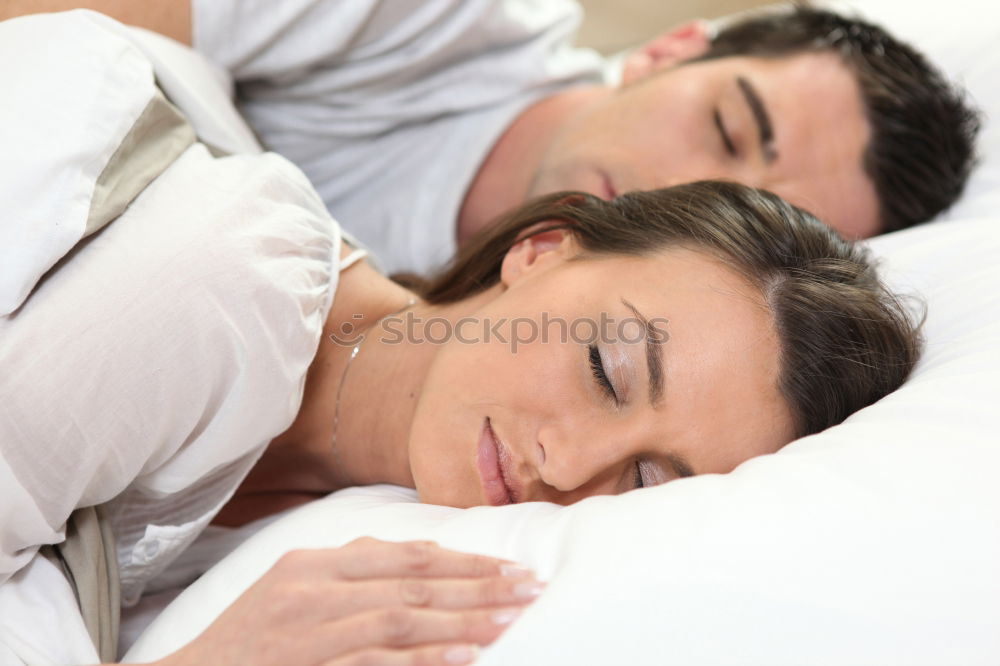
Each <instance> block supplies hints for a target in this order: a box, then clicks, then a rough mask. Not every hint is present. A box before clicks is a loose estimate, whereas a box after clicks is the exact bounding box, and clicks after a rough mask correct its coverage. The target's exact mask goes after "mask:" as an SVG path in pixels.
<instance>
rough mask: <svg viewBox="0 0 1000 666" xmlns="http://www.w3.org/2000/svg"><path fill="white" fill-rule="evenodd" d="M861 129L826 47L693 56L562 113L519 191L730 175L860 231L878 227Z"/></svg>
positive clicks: (839, 68) (608, 192)
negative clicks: (574, 112) (566, 117)
mask: <svg viewBox="0 0 1000 666" xmlns="http://www.w3.org/2000/svg"><path fill="white" fill-rule="evenodd" d="M869 136H870V129H869V125H868V121H867V120H866V118H865V112H864V106H863V103H862V100H861V95H860V91H859V89H858V85H857V82H856V81H855V79H854V76H853V75H852V74H851V72H850V71H849V70H848V69H847V67H846V66H845V65H844V64H843V63H842V62H841V61H840V60H839V59H838V58H837V57H836V56H835V55H833V54H830V53H803V54H798V55H794V56H788V57H784V58H772V59H766V58H756V57H742V56H741V57H729V58H720V59H717V60H708V61H703V62H694V63H691V64H686V65H683V66H679V67H674V68H672V69H670V70H668V71H664V72H659V73H655V74H652V75H649V76H646V77H645V78H643V79H640V80H638V81H636V82H635V83H633V84H631V85H627V86H625V87H623V88H621V89H619V90H617V91H615V92H614V93H613V94H611V95H609V96H608V97H607V98H605V99H604V100H602V101H600V102H598V103H596V104H595V105H594V106H593V107H591V108H590V109H588V110H587V111H586V112H584V113H581V114H580V115H578V116H577V117H576V118H574V120H573V121H571V122H569V123H567V124H566V126H564V127H563V128H562V129H561V130H560V132H559V133H558V134H557V135H556V136H555V137H554V139H553V141H552V143H551V144H550V146H549V147H548V150H547V151H546V153H545V156H544V157H543V159H542V162H541V164H540V166H539V168H538V170H537V171H536V173H535V174H534V179H533V182H532V185H531V191H530V193H529V194H530V195H531V196H534V195H538V194H544V193H547V192H554V191H558V190H571V189H572V190H583V191H586V192H591V193H593V194H596V195H598V196H603V197H605V198H610V197H613V196H614V195H615V194H616V193H619V192H625V191H628V190H647V189H654V188H658V187H666V186H670V185H676V184H678V183H684V182H690V181H694V180H703V179H723V180H733V181H736V182H740V183H744V184H747V185H752V186H754V187H760V188H763V189H767V190H770V191H772V192H774V193H776V194H778V195H780V196H782V197H784V198H785V199H787V200H788V201H790V202H791V203H793V204H796V205H798V206H801V207H803V208H805V209H806V210H809V211H810V212H812V213H813V214H815V215H817V216H818V217H820V218H821V219H822V220H824V221H825V222H827V223H828V224H830V225H831V226H833V227H834V228H836V229H837V230H838V231H840V233H841V234H842V235H844V236H845V237H847V238H864V237H868V236H872V235H874V234H876V233H878V232H879V230H880V225H879V221H878V200H877V198H876V195H875V189H874V186H873V184H872V182H871V180H870V179H869V178H868V176H867V175H866V174H865V172H864V168H863V165H862V154H863V152H864V149H865V146H866V145H867V143H868V139H869Z"/></svg>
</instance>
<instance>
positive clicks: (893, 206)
mask: <svg viewBox="0 0 1000 666" xmlns="http://www.w3.org/2000/svg"><path fill="white" fill-rule="evenodd" d="M823 51H830V52H833V53H836V54H838V55H839V56H840V57H841V58H842V60H843V62H844V63H845V64H846V65H847V66H848V67H849V68H850V69H851V71H852V72H853V73H854V75H855V78H856V80H857V81H858V83H859V85H860V88H861V97H862V99H863V101H864V104H865V107H866V110H867V116H868V121H869V124H870V126H871V131H872V134H871V139H870V141H869V144H868V146H867V148H866V149H865V154H864V168H865V171H866V172H867V174H868V176H869V177H870V178H871V179H872V182H873V183H874V185H875V192H876V194H877V195H878V199H879V217H880V222H881V230H882V231H883V232H886V231H895V230H897V229H902V228H904V227H909V226H911V225H914V224H918V223H920V222H926V221H927V220H929V219H931V218H932V217H934V216H935V215H937V214H938V213H939V212H941V211H942V210H944V209H945V208H947V207H948V206H950V205H951V204H952V203H954V202H955V200H956V199H957V198H958V196H959V195H960V194H961V193H962V188H963V187H964V186H965V181H966V180H967V178H968V176H969V172H970V171H971V169H972V166H973V163H974V148H973V143H974V141H975V136H976V133H977V132H978V131H979V114H978V113H977V112H976V111H975V110H974V109H973V108H971V107H970V106H969V105H968V104H967V103H966V101H965V98H964V94H963V93H962V92H961V91H960V90H959V89H957V88H956V87H954V86H953V85H951V84H950V83H949V82H948V81H947V80H946V79H945V77H944V76H942V75H941V73H940V72H938V71H937V70H936V69H935V68H934V67H932V66H931V65H930V63H928V62H927V59H926V58H924V57H923V56H922V55H921V54H920V53H918V52H917V51H916V50H914V49H913V48H912V47H910V46H909V45H907V44H904V43H902V42H900V41H899V40H897V39H895V38H894V37H892V36H891V35H889V34H888V33H887V32H886V31H885V30H883V29H882V28H880V27H878V26H876V25H873V24H871V23H867V22H865V21H862V20H859V19H856V18H848V17H844V16H841V15H838V14H835V13H832V12H829V11H824V10H819V9H814V8H810V7H808V6H801V5H800V6H798V7H795V8H792V9H788V10H784V11H776V12H767V13H763V14H760V15H754V16H751V17H749V18H747V19H744V20H741V21H738V22H736V23H733V24H731V25H729V26H726V27H725V28H723V29H722V30H721V31H720V32H719V34H718V35H717V36H716V37H715V39H713V40H712V45H711V47H710V49H709V51H708V52H707V53H706V54H705V55H704V56H702V57H700V58H698V60H706V59H714V58H723V57H728V56H761V57H779V56H786V55H793V54H798V53H803V52H823Z"/></svg>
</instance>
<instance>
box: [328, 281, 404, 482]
mask: <svg viewBox="0 0 1000 666" xmlns="http://www.w3.org/2000/svg"><path fill="white" fill-rule="evenodd" d="M416 304H417V299H416V298H414V297H413V296H411V297H410V300H409V301H407V303H406V305H404V306H403V307H401V308H399V309H398V310H396V311H395V312H390V313H389V314H387V315H385V316H384V317H382V318H381V319H379V320H378V321H376V322H375V323H374V324H373V325H372V327H371V329H370V330H374V329H375V327H376V326H378V325H379V323H380V322H382V321H384V320H386V319H388V318H389V317H394V316H396V315H398V314H399V313H401V312H403V311H404V310H408V309H409V308H411V307H413V306H414V305H416ZM365 339H366V337H365V336H364V335H362V336H361V339H360V340H358V343H357V344H356V345H354V347H353V348H352V349H351V354H350V355H349V356H348V357H347V363H345V364H344V372H343V373H342V374H341V375H340V385H339V386H338V387H337V402H336V403H335V404H334V407H333V440H332V441H331V442H330V450H331V451H332V453H333V464H334V466H335V467H336V469H337V472H338V473H339V475H340V476H341V477H343V479H344V482H345V484H344V485H345V486H346V485H350V483H351V479H350V477H349V476H348V475H347V470H346V468H345V467H344V463H343V461H342V460H341V458H340V451H339V450H338V449H337V428H338V427H339V426H340V398H341V395H342V394H343V392H344V380H346V379H347V371H348V370H349V369H350V368H351V361H353V360H354V357H355V356H357V355H358V352H359V351H361V345H362V344H363V343H364V341H365Z"/></svg>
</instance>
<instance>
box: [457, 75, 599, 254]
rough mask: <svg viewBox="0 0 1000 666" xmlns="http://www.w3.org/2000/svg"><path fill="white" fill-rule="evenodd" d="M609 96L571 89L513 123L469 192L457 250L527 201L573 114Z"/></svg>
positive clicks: (592, 90) (538, 104)
mask: <svg viewBox="0 0 1000 666" xmlns="http://www.w3.org/2000/svg"><path fill="white" fill-rule="evenodd" d="M610 92H611V88H608V87H606V86H582V87H576V88H570V89H569V90H564V91H562V92H559V93H556V94H555V95H550V96H549V97H546V98H544V99H542V100H539V101H538V102H535V103H534V104H532V105H531V106H529V107H528V108H527V109H525V110H524V111H522V112H521V113H520V115H518V116H517V118H515V119H514V122H512V123H511V124H510V126H509V127H507V129H506V130H505V131H504V133H503V134H502V135H501V136H500V139H499V140H497V142H496V143H495V144H494V145H493V148H491V149H490V152H489V154H488V155H487V156H486V159H485V160H484V161H483V163H482V165H481V166H480V167H479V171H478V172H477V173H476V176H475V178H473V180H472V184H471V185H470V186H469V189H468V191H467V192H466V193H465V199H464V200H463V201H462V208H461V209H460V210H459V214H458V221H457V223H456V225H455V234H456V239H457V241H458V245H459V246H461V245H463V244H464V243H465V242H466V241H467V240H468V239H469V238H471V237H472V236H473V235H475V234H476V232H478V231H479V230H480V229H482V228H483V227H485V226H486V225H487V224H488V223H489V222H491V221H493V220H494V219H495V218H496V217H497V216H499V215H501V214H503V213H506V212H507V211H509V210H511V209H512V208H514V207H515V206H517V205H519V204H521V203H522V202H524V201H525V200H526V199H527V198H528V196H529V194H530V193H531V184H532V182H533V181H534V178H535V173H536V172H537V170H538V167H539V165H540V164H541V162H542V160H543V158H544V157H545V152H546V150H547V149H548V146H549V145H550V143H551V142H552V138H553V137H554V136H555V135H556V133H557V132H559V130H560V128H562V127H563V125H564V124H565V123H566V121H567V120H568V119H569V118H570V117H571V116H573V115H575V114H577V113H580V112H581V111H582V110H584V109H585V108H587V107H588V106H589V105H590V103H591V102H593V101H594V100H596V99H600V98H603V97H604V96H606V95H607V94H609V93H610Z"/></svg>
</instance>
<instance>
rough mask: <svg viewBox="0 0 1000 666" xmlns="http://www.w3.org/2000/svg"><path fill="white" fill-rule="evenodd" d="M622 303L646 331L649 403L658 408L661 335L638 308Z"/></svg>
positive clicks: (661, 368)
mask: <svg viewBox="0 0 1000 666" xmlns="http://www.w3.org/2000/svg"><path fill="white" fill-rule="evenodd" d="M622 303H623V304H624V305H625V307H627V308H628V309H629V310H631V311H632V314H634V315H635V316H636V318H637V319H638V320H639V321H640V322H642V326H643V328H644V329H645V331H646V369H647V370H648V371H649V404H650V405H652V406H653V407H654V408H655V409H659V408H660V407H661V406H662V403H663V349H662V342H661V341H659V337H661V336H662V333H661V332H660V331H657V330H656V328H654V327H653V325H652V323H650V321H649V319H647V318H646V317H645V316H644V315H643V314H642V313H641V312H639V310H638V309H637V308H636V307H635V306H634V305H632V304H631V303H629V302H628V301H626V300H625V299H624V298H623V299H622Z"/></svg>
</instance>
